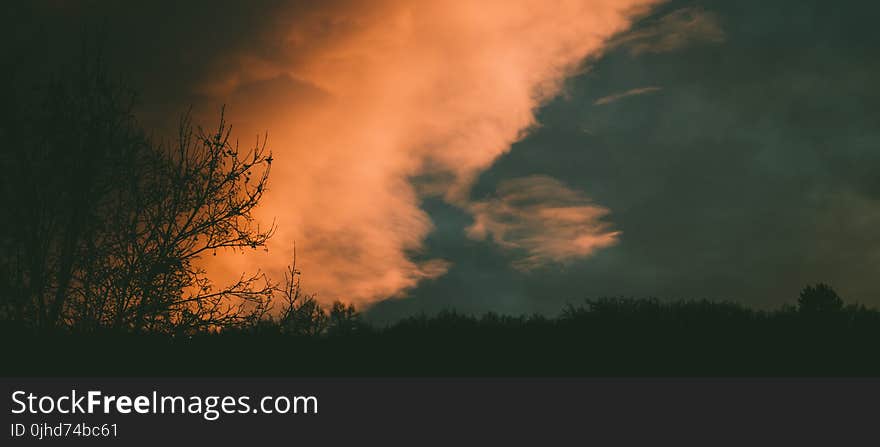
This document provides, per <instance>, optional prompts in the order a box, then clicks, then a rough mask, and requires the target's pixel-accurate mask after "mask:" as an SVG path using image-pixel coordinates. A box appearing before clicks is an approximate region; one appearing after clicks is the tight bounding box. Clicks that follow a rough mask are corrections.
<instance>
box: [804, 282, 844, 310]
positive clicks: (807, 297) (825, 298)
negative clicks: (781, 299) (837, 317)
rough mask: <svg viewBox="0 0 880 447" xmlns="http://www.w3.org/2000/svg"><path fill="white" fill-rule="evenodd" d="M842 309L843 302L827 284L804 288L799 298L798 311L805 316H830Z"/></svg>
mask: <svg viewBox="0 0 880 447" xmlns="http://www.w3.org/2000/svg"><path fill="white" fill-rule="evenodd" d="M842 309H843V300H842V299H841V298H840V297H839V296H838V295H837V292H835V291H834V289H832V288H831V286H829V285H828V284H825V283H818V284H816V285H814V286H811V285H808V286H807V287H804V290H802V291H801V295H800V298H798V311H799V312H802V313H804V314H829V313H836V312H840V311H841V310H842Z"/></svg>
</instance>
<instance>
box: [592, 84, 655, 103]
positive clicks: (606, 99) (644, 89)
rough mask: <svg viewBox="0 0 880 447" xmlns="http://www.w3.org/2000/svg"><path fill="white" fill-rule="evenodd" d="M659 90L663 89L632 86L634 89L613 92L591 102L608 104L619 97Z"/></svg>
mask: <svg viewBox="0 0 880 447" xmlns="http://www.w3.org/2000/svg"><path fill="white" fill-rule="evenodd" d="M660 90H663V89H662V88H661V87H640V88H634V89H631V90H627V91H625V92H622V93H615V94H613V95H608V96H603V97H601V98H599V99H597V100H596V101H595V102H593V105H597V106H603V105H605V104H610V103H612V102H614V101H617V100H620V99H623V98H627V97H630V96H637V95H644V94H647V93H654V92H658V91H660Z"/></svg>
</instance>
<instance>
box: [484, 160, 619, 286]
mask: <svg viewBox="0 0 880 447" xmlns="http://www.w3.org/2000/svg"><path fill="white" fill-rule="evenodd" d="M470 210H471V212H472V213H473V214H474V218H475V219H474V224H473V225H472V226H470V227H469V228H468V229H467V233H468V236H470V237H472V238H474V239H485V238H487V237H488V236H490V235H491V237H492V238H493V240H494V241H495V242H496V243H498V244H500V245H501V246H502V247H505V248H508V249H513V250H519V251H523V252H525V257H523V258H521V259H519V260H518V261H516V263H515V266H516V267H517V268H519V269H522V270H530V269H532V268H535V267H539V266H542V265H546V264H548V263H551V262H565V261H568V260H571V259H575V258H580V257H584V256H589V255H591V254H593V253H594V252H595V251H596V250H598V249H601V248H605V247H608V246H611V245H614V244H615V243H617V239H618V236H619V235H620V232H618V231H611V230H609V229H608V228H609V225H608V224H607V223H606V222H603V221H602V220H601V219H602V218H603V217H605V216H606V215H608V214H609V210H608V209H606V208H603V207H601V206H597V205H594V204H592V203H591V202H590V200H589V199H587V198H586V197H584V196H583V195H582V194H580V193H579V192H577V191H573V190H571V189H569V188H567V187H566V186H565V185H563V184H562V183H560V182H559V181H557V180H554V179H552V178H550V177H546V176H531V177H524V178H518V179H514V180H508V181H505V182H502V184H501V185H500V186H499V187H498V191H497V193H496V197H494V198H492V199H490V200H487V201H481V202H474V203H472V204H471V205H470Z"/></svg>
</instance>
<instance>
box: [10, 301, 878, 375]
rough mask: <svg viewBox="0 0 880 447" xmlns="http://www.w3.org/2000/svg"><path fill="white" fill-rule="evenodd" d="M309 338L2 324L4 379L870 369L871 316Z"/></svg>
mask: <svg viewBox="0 0 880 447" xmlns="http://www.w3.org/2000/svg"><path fill="white" fill-rule="evenodd" d="M349 323H350V324H348V325H346V326H339V327H337V328H336V330H334V331H330V332H327V333H324V334H322V335H317V336H295V335H290V334H287V333H285V332H284V331H282V330H280V328H278V327H276V326H273V325H270V324H266V325H263V326H261V327H257V328H252V329H250V330H246V331H226V332H224V333H221V334H198V335H192V336H178V337H171V336H159V335H144V334H139V335H138V334H119V333H106V332H105V333H96V334H56V335H51V336H48V335H40V336H38V335H33V334H28V333H22V332H14V331H11V330H9V329H8V328H6V329H7V330H6V333H5V334H4V338H6V340H5V343H4V345H5V347H6V348H5V349H4V351H5V352H4V361H3V365H4V366H3V369H2V374H3V375H6V376H61V375H67V376H70V375H74V376H301V377H302V376H337V377H338V376H630V377H632V376H880V355H878V354H880V349H878V347H880V344H878V342H880V312H878V311H876V310H872V309H866V308H864V307H855V306H849V307H847V308H844V309H841V310H838V311H836V312H830V313H805V312H799V311H797V310H795V309H784V310H780V311H773V312H762V311H755V310H750V309H747V308H743V307H740V306H737V305H733V304H723V303H722V304H719V303H709V302H679V303H671V304H661V303H658V302H656V301H650V300H642V301H618V300H611V301H606V302H604V303H600V304H595V303H594V304H593V305H592V306H591V307H589V308H588V307H583V308H570V309H568V310H567V311H566V312H564V313H563V315H562V316H560V317H558V318H543V317H518V318H513V317H503V316H497V315H491V314H490V315H485V316H483V317H480V318H475V317H468V316H463V315H458V314H454V313H445V314H440V315H436V316H433V317H416V318H410V319H406V320H402V321H400V322H398V323H396V324H394V325H391V326H389V327H386V328H374V327H370V326H369V325H367V324H365V323H362V322H360V321H352V322H349Z"/></svg>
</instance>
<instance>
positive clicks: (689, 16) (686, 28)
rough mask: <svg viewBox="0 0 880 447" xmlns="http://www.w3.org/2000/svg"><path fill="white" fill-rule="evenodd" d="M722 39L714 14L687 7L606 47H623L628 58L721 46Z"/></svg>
mask: <svg viewBox="0 0 880 447" xmlns="http://www.w3.org/2000/svg"><path fill="white" fill-rule="evenodd" d="M724 39H725V35H724V30H723V29H722V28H721V25H720V24H719V22H718V17H717V16H716V15H715V14H714V13H712V12H709V11H706V10H704V9H702V8H698V7H689V8H682V9H678V10H675V11H673V12H671V13H669V14H666V15H664V16H662V17H660V18H659V19H656V20H655V21H654V22H653V23H649V24H646V25H643V26H641V27H639V28H637V29H634V30H632V31H629V32H627V33H624V34H622V35H620V36H619V37H617V38H615V39H613V40H612V41H611V42H610V43H609V47H624V48H627V49H628V50H629V51H630V53H631V54H633V55H639V54H642V53H664V52H668V51H675V50H678V49H682V48H685V47H689V46H692V45H696V44H700V43H720V42H723V41H724Z"/></svg>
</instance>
